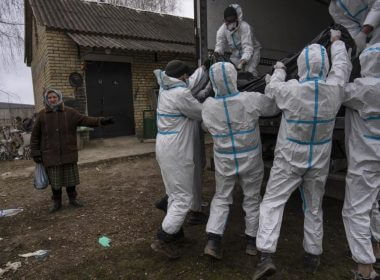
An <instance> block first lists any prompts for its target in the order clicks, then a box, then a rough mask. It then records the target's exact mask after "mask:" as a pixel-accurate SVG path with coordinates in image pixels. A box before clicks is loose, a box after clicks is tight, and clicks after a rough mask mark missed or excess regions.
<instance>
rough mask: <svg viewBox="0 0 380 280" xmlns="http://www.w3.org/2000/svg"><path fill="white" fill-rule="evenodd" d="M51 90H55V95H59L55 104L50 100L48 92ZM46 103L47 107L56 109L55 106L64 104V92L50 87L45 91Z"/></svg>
mask: <svg viewBox="0 0 380 280" xmlns="http://www.w3.org/2000/svg"><path fill="white" fill-rule="evenodd" d="M49 92H54V93H55V95H56V96H57V97H58V102H57V104H55V105H53V104H50V103H49V100H48V93H49ZM44 103H45V106H46V107H47V108H50V109H51V110H54V109H55V108H58V107H60V106H61V105H63V94H62V92H60V91H59V90H56V89H52V88H48V89H47V90H45V92H44Z"/></svg>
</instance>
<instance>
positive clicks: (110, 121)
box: [101, 117, 115, 125]
mask: <svg viewBox="0 0 380 280" xmlns="http://www.w3.org/2000/svg"><path fill="white" fill-rule="evenodd" d="M114 123H115V118H114V117H105V118H103V119H102V121H101V124H102V125H109V124H114Z"/></svg>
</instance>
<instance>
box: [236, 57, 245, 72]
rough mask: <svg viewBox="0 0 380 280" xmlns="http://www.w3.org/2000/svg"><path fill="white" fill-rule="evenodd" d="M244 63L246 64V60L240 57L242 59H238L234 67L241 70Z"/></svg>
mask: <svg viewBox="0 0 380 280" xmlns="http://www.w3.org/2000/svg"><path fill="white" fill-rule="evenodd" d="M246 64H247V61H246V60H245V59H242V60H240V62H239V64H238V66H237V67H236V68H237V69H238V70H242V69H243V68H244V66H245V65H246Z"/></svg>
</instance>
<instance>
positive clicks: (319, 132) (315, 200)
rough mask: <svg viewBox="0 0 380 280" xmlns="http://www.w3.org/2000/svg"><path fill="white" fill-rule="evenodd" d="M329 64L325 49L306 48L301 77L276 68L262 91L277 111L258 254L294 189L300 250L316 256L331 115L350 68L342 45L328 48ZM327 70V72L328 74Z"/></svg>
mask: <svg viewBox="0 0 380 280" xmlns="http://www.w3.org/2000/svg"><path fill="white" fill-rule="evenodd" d="M331 59H332V67H331V71H330V73H329V74H328V70H329V59H328V54H327V52H326V49H325V48H324V47H323V46H321V45H318V44H312V45H310V46H308V47H306V48H305V49H304V50H303V51H302V53H301V54H300V56H299V57H298V60H297V64H298V76H299V77H300V80H299V81H298V80H290V81H288V82H285V78H286V72H285V70H283V69H276V70H275V71H274V73H273V75H272V77H271V79H270V82H269V84H268V85H267V87H266V89H265V93H266V95H267V96H269V97H272V98H274V99H275V100H276V103H277V106H278V107H279V108H280V110H282V112H283V116H282V120H281V125H280V130H279V133H278V137H277V144H276V149H275V159H274V162H273V167H272V169H271V173H270V178H269V181H268V184H267V188H266V192H265V195H264V198H263V202H262V203H261V206H260V224H259V230H258V234H257V239H256V245H257V248H258V249H259V250H260V251H261V252H265V253H274V252H275V251H276V247H277V241H278V238H279V235H280V228H281V223H282V216H283V211H284V206H285V203H286V202H287V200H288V199H289V197H290V195H291V194H292V192H293V191H294V190H296V189H297V188H299V189H300V192H301V196H302V199H303V210H304V215H305V221H304V242H303V245H304V249H305V251H306V252H307V253H309V254H313V255H320V254H321V253H322V239H323V213H322V198H323V195H324V189H325V183H326V179H327V176H328V171H329V163H330V154H331V146H332V144H331V140H332V135H333V129H334V125H335V117H336V114H337V113H338V110H339V108H340V106H341V103H342V102H343V100H344V87H343V86H344V84H345V83H346V82H347V81H348V79H349V76H350V72H351V68H352V65H351V62H350V59H349V57H348V54H347V51H346V48H345V44H344V43H343V42H342V41H340V40H338V41H335V42H334V43H333V44H332V46H331ZM327 74H328V75H327Z"/></svg>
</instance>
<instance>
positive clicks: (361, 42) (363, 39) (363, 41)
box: [354, 31, 367, 55]
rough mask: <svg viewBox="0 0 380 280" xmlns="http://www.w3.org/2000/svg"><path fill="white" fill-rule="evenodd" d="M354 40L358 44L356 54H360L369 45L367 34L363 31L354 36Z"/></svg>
mask: <svg viewBox="0 0 380 280" xmlns="http://www.w3.org/2000/svg"><path fill="white" fill-rule="evenodd" d="M354 41H355V44H356V55H359V54H360V53H361V52H362V51H363V50H364V49H365V46H366V45H367V34H365V33H364V32H362V31H361V32H359V34H358V35H356V36H355V37H354Z"/></svg>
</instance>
